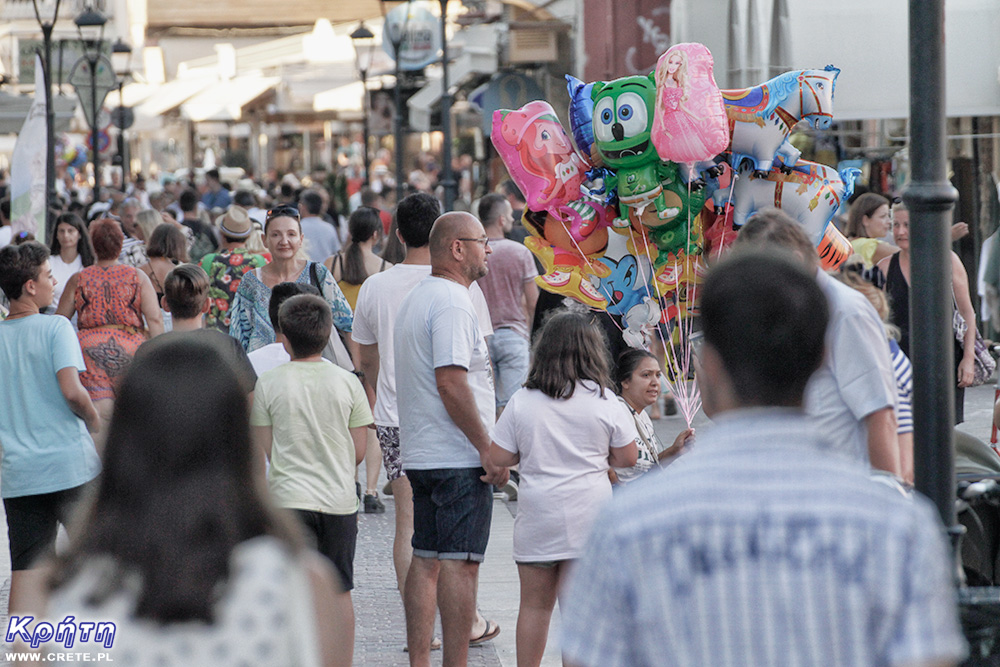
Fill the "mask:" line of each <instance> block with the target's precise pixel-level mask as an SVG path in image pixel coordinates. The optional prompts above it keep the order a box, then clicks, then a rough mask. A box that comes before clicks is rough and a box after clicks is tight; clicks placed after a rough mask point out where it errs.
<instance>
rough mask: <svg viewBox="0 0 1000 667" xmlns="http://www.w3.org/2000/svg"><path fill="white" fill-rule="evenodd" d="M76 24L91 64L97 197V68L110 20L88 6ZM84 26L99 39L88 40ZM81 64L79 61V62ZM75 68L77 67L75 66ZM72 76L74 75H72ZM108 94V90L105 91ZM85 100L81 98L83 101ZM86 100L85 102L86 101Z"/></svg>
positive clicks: (92, 153) (92, 157)
mask: <svg viewBox="0 0 1000 667" xmlns="http://www.w3.org/2000/svg"><path fill="white" fill-rule="evenodd" d="M73 22H74V23H75V24H76V30H77V33H78V34H79V35H80V43H81V44H82V45H83V49H84V53H83V57H82V58H81V60H82V61H85V62H86V63H87V64H88V65H89V66H90V86H89V88H90V90H89V93H90V95H89V98H90V99H89V100H86V102H89V103H90V118H89V119H88V120H89V121H90V164H91V165H92V168H93V170H94V199H95V200H96V199H97V190H98V188H99V187H100V184H101V179H100V166H101V164H100V157H99V154H98V148H99V146H98V136H97V112H98V110H99V108H100V107H99V106H98V89H97V68H98V66H99V65H100V64H101V44H102V42H103V41H104V25H105V24H106V23H107V22H108V20H107V19H106V18H105V17H104V15H103V14H101V13H100V12H98V11H95V10H94V9H93V8H92V7H89V6H88V7H87V8H85V9H84V10H83V13H82V14H80V15H79V16H77V17H76V19H74V21H73ZM84 28H88V29H89V28H96V29H98V36H97V39H94V40H88V39H84V35H83V29H84ZM77 64H78V65H79V62H78V63H77ZM74 69H75V67H74ZM71 78H72V76H71ZM104 94H105V95H106V94H107V92H106V91H105V92H104ZM100 98H101V102H102V103H103V101H104V95H101V96H100ZM82 101H83V100H81V102H82ZM86 102H84V103H86Z"/></svg>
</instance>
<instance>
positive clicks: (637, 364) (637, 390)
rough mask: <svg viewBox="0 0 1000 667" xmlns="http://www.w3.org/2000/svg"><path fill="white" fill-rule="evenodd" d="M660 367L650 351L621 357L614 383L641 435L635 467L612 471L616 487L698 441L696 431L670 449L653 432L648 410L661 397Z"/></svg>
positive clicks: (680, 437) (688, 431)
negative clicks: (695, 440)
mask: <svg viewBox="0 0 1000 667" xmlns="http://www.w3.org/2000/svg"><path fill="white" fill-rule="evenodd" d="M660 377H661V375H660V363H659V361H657V359H656V357H655V356H653V355H652V354H650V353H649V352H647V351H646V350H636V349H631V348H630V349H628V350H625V351H624V352H622V353H621V355H619V357H618V363H617V364H616V365H615V369H614V372H613V373H612V376H611V379H612V380H613V381H614V383H615V390H616V391H617V392H618V400H620V401H621V402H622V403H624V404H625V407H627V408H628V410H629V413H630V414H631V415H632V419H633V421H634V422H635V429H636V431H637V432H638V434H639V437H638V438H636V441H635V445H636V448H637V450H638V457H637V460H636V462H635V465H634V466H631V467H628V468H612V469H611V470H610V471H608V474H609V476H610V477H611V483H612V484H627V483H629V482H631V481H634V480H636V479H638V478H639V477H641V476H642V475H644V474H645V473H647V472H649V471H650V470H652V469H653V468H655V467H658V466H659V465H660V462H661V461H665V460H670V459H672V458H673V457H675V456H677V455H678V454H680V453H681V452H682V451H683V450H684V447H685V446H687V444H688V441H689V440H691V439H692V438H693V437H694V429H693V428H688V429H685V430H683V431H681V432H680V434H679V435H678V436H677V438H676V439H674V442H673V444H672V445H671V446H670V447H667V448H664V447H663V445H662V444H661V443H660V439H659V438H657V437H656V432H655V431H654V430H653V422H652V421H650V418H649V415H647V414H646V412H645V410H646V408H648V407H649V406H651V405H653V404H655V403H656V400H657V397H658V396H659V395H660Z"/></svg>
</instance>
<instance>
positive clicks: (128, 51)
mask: <svg viewBox="0 0 1000 667" xmlns="http://www.w3.org/2000/svg"><path fill="white" fill-rule="evenodd" d="M111 64H112V66H113V67H114V69H115V76H117V77H118V114H117V118H116V119H115V120H117V121H118V123H117V124H118V156H117V159H118V162H120V163H121V168H122V188H123V189H124V188H125V186H126V184H127V183H128V178H129V165H128V155H127V150H126V147H127V145H128V144H126V142H125V127H126V123H125V94H124V92H123V88H124V87H125V79H127V78H128V77H129V76H130V75H131V74H132V47H131V46H129V45H128V44H126V43H125V42H123V41H122V38H121V37H119V38H118V39H117V40H116V41H115V43H114V45H112V47H111Z"/></svg>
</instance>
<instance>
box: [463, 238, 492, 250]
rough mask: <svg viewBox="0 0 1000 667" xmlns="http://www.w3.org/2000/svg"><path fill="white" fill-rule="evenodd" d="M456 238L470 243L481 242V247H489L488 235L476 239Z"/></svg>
mask: <svg viewBox="0 0 1000 667" xmlns="http://www.w3.org/2000/svg"><path fill="white" fill-rule="evenodd" d="M456 240H458V241H468V242H470V243H482V244H483V248H489V247H490V237H488V236H484V237H482V238H478V239H463V238H458V239H456Z"/></svg>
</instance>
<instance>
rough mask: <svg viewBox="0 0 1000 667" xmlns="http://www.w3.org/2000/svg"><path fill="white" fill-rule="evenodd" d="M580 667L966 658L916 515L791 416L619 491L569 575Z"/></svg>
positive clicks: (735, 422)
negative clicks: (581, 666) (833, 451)
mask: <svg viewBox="0 0 1000 667" xmlns="http://www.w3.org/2000/svg"><path fill="white" fill-rule="evenodd" d="M565 602H566V604H565V605H564V607H563V614H562V618H563V634H564V637H563V645H562V649H563V655H564V656H565V657H566V659H567V661H569V662H572V663H573V664H579V665H584V666H587V667H598V666H599V667H615V666H616V665H621V666H623V667H624V666H628V667H642V666H644V665H676V666H680V667H683V666H687V665H690V666H691V667H695V666H698V667H700V666H702V665H712V666H713V667H719V666H725V665H733V666H737V665H739V666H745V665H762V666H764V665H766V666H771V665H817V666H820V665H821V666H823V667H834V666H838V665H844V666H847V665H851V666H859V665H897V664H905V663H910V662H921V661H931V660H955V659H959V658H961V657H962V656H963V655H964V654H965V642H964V639H963V638H962V634H961V632H960V631H959V626H958V615H957V607H956V597H955V591H954V588H953V586H952V583H951V579H950V571H949V557H948V549H947V546H946V541H945V539H944V537H943V533H942V529H941V526H940V524H939V522H938V520H937V518H936V515H935V513H934V511H933V509H932V507H931V506H930V504H929V503H928V502H927V501H926V500H923V499H917V500H916V501H913V500H910V499H907V498H904V497H903V496H901V495H900V494H898V493H897V492H895V491H893V490H891V489H889V488H888V487H885V486H882V485H879V484H875V483H872V482H871V481H870V479H869V478H868V474H867V471H866V470H864V469H862V468H861V467H859V466H858V465H857V464H856V463H855V462H852V461H849V460H847V459H845V458H844V457H842V456H838V455H836V454H834V453H832V452H831V451H830V449H829V444H828V443H824V442H823V441H822V439H821V437H820V436H819V435H817V432H816V429H815V426H814V424H813V423H812V422H810V421H807V420H806V419H805V418H803V417H802V416H801V413H798V412H796V411H790V410H775V409H764V410H741V411H738V412H730V413H727V414H725V415H722V417H721V418H720V419H718V420H717V421H716V423H715V425H714V426H713V427H711V428H709V429H706V431H705V433H704V434H703V435H702V436H701V437H699V438H698V441H697V443H696V444H695V446H694V447H693V448H692V451H691V453H689V454H688V455H687V456H684V457H682V458H681V459H679V460H678V461H677V462H676V463H675V464H674V465H672V466H670V467H669V468H666V469H663V470H662V471H654V472H652V473H650V474H648V475H646V476H645V477H644V478H643V479H641V480H639V481H637V482H635V483H634V484H631V485H629V486H628V487H627V488H626V489H624V490H623V491H622V493H621V494H620V495H619V496H617V498H616V499H615V500H614V501H613V502H612V503H610V504H609V506H608V507H607V508H606V509H605V511H604V512H603V513H602V516H601V517H600V518H599V519H598V520H597V523H596V524H595V526H594V532H593V534H592V535H591V538H590V542H589V543H588V546H587V548H586V550H585V552H584V555H583V557H582V558H581V559H580V561H579V563H578V564H577V566H576V567H575V569H574V571H573V572H572V575H571V581H570V584H569V589H568V592H567V596H566V600H565Z"/></svg>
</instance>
